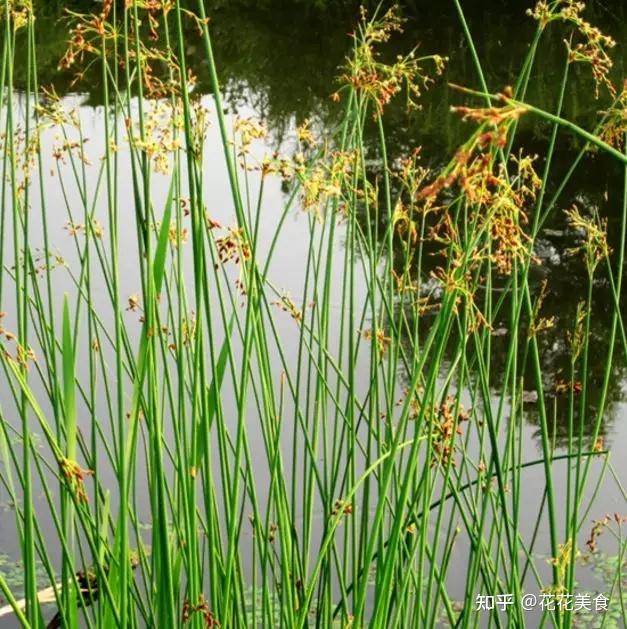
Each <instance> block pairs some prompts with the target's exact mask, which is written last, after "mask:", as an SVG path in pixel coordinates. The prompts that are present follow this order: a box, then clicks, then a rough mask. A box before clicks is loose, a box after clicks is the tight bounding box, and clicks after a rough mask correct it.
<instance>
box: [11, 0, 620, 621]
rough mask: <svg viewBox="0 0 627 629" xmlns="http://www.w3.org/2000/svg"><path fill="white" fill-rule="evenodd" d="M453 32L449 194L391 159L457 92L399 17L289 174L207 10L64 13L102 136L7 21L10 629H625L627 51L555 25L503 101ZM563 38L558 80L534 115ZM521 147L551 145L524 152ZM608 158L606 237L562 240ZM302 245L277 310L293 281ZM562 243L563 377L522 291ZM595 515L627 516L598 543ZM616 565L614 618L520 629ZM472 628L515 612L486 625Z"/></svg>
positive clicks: (524, 57) (70, 67)
mask: <svg viewBox="0 0 627 629" xmlns="http://www.w3.org/2000/svg"><path fill="white" fill-rule="evenodd" d="M218 4H219V3H218ZM320 4H321V5H322V4H325V3H320ZM449 4H450V7H451V10H452V11H454V13H455V15H456V19H457V20H459V24H460V26H461V30H462V32H463V34H464V38H465V39H464V54H465V55H466V56H467V64H468V65H469V66H470V67H471V68H472V69H473V80H472V82H470V83H468V82H466V83H464V85H463V86H460V85H452V84H451V83H452V82H450V81H449V85H448V88H449V90H450V92H449V93H450V94H451V98H454V101H452V102H453V104H452V106H451V105H447V110H448V115H449V116H450V117H452V118H454V119H456V120H459V121H461V122H462V123H463V125H461V124H460V127H461V128H463V129H464V130H465V137H464V139H463V140H462V141H460V142H459V143H458V145H457V146H456V147H455V149H454V150H451V151H450V153H449V154H448V155H447V157H446V159H445V160H444V162H442V160H439V162H441V163H438V164H437V165H434V164H433V162H432V160H431V159H430V156H429V155H427V154H425V153H426V150H425V148H424V147H422V148H420V147H412V148H411V149H408V150H406V151H405V150H399V144H398V143H397V142H396V140H395V135H394V128H395V124H394V123H395V120H396V118H395V117H394V115H392V117H391V120H392V121H391V122H390V121H389V119H388V115H389V112H390V111H393V108H394V107H400V106H402V109H403V110H404V111H405V112H409V113H408V115H410V114H411V112H417V111H419V110H420V108H421V106H422V105H423V102H424V99H425V95H426V94H427V93H428V92H429V90H432V89H438V84H440V83H442V82H443V81H445V77H446V74H445V73H446V69H447V64H448V63H449V59H448V57H447V51H446V50H438V46H439V43H440V42H439V41H438V40H437V39H434V40H433V41H425V42H422V44H421V46H420V47H418V48H409V49H405V50H404V51H402V52H397V51H396V49H395V48H394V46H396V45H397V44H396V43H395V42H396V41H397V38H402V33H403V30H404V29H405V27H406V25H407V22H406V19H405V18H404V17H403V13H402V11H401V9H400V8H399V7H398V6H396V5H395V6H392V7H390V8H386V7H379V8H378V9H376V8H370V9H367V8H362V10H361V13H359V14H358V15H357V22H356V26H355V28H354V32H353V33H352V34H351V44H350V46H349V47H348V52H347V56H346V57H345V59H344V61H343V63H342V65H341V67H340V68H339V69H338V70H337V73H336V74H337V77H336V80H335V81H331V83H330V85H329V94H331V97H330V98H329V99H327V100H328V101H329V104H328V107H330V108H333V110H334V114H333V116H332V117H329V118H328V119H327V120H326V123H327V124H325V125H316V124H314V122H313V121H312V120H308V119H305V120H298V121H297V125H296V126H295V128H294V144H293V146H292V147H291V148H290V149H289V150H286V151H285V152H280V151H275V152H270V153H268V154H263V155H259V146H260V145H262V144H263V141H264V140H265V139H266V138H268V135H269V130H268V128H267V126H266V125H265V124H264V122H263V121H261V120H257V119H255V118H253V117H248V116H240V115H237V114H236V113H234V111H232V110H230V109H228V108H227V106H226V101H224V100H223V87H224V86H223V84H222V83H221V79H220V76H221V74H220V72H221V70H220V64H219V59H218V58H217V56H216V54H215V50H214V46H215V44H216V40H215V38H214V35H213V31H212V29H213V23H212V20H210V19H209V16H208V15H207V13H206V10H207V6H208V5H207V3H205V2H203V1H202V0H199V1H198V2H193V1H190V2H179V1H178V0H126V1H125V2H114V1H113V0H103V2H101V3H98V4H97V6H96V7H95V8H92V9H91V10H92V12H84V9H83V8H82V7H83V6H84V5H83V4H80V5H79V4H78V3H77V6H76V9H73V8H70V9H69V10H68V11H67V12H66V13H67V22H66V23H67V28H68V32H67V38H66V44H65V46H64V50H63V54H62V55H61V56H60V58H59V59H56V60H55V61H54V63H55V64H58V72H59V73H60V74H63V75H64V77H68V76H71V77H72V78H71V82H70V83H69V88H70V89H69V91H70V92H76V93H81V82H82V81H86V82H87V84H88V85H93V84H94V83H93V81H94V80H95V79H94V77H97V80H98V84H99V86H100V87H99V93H98V100H99V105H101V107H102V115H100V116H99V117H97V118H96V120H97V123H98V124H99V125H100V129H99V132H98V134H97V135H98V136H99V137H92V138H89V137H88V136H87V134H86V132H85V128H84V119H83V117H82V115H81V111H80V108H79V107H78V106H76V104H72V100H71V99H65V98H63V95H59V94H58V93H57V92H56V90H55V89H54V88H53V87H51V86H50V85H49V84H48V82H47V81H46V83H45V84H44V83H43V82H42V80H41V68H42V67H43V66H46V68H48V67H49V65H50V62H51V57H50V56H48V57H45V56H44V57H43V58H42V55H41V50H40V49H39V47H38V43H37V42H39V41H41V40H42V38H44V39H45V36H46V33H45V32H41V31H40V30H39V29H40V28H41V24H42V23H44V24H45V22H43V20H42V21H41V22H40V20H39V19H36V18H37V11H38V10H39V9H38V3H37V2H34V3H31V2H30V1H29V0H0V28H2V30H3V37H2V65H1V68H0V93H2V94H3V106H2V110H1V114H0V121H1V124H2V131H1V134H2V135H1V146H2V172H3V177H2V184H1V185H2V196H1V199H2V208H1V216H0V265H1V267H2V270H1V273H0V311H1V313H0V366H1V371H0V379H1V383H0V391H1V394H0V483H1V486H2V492H3V495H4V496H5V497H6V500H7V502H8V503H9V505H10V510H9V511H8V512H7V513H5V514H3V516H2V517H3V530H2V535H3V540H9V539H12V540H14V542H13V544H14V548H15V557H14V559H18V560H19V561H20V562H21V565H22V566H23V574H22V575H21V577H22V578H21V582H20V583H15V582H10V580H9V579H8V578H7V576H6V574H5V572H4V571H3V570H0V594H1V595H2V598H3V603H2V604H3V605H8V606H10V608H11V612H12V613H11V616H12V618H13V619H15V620H17V622H18V623H19V624H20V625H21V626H24V627H35V628H43V627H59V626H63V627H71V628H74V627H79V626H81V627H83V626H84V627H121V628H123V629H125V628H127V627H129V628H130V627H159V628H161V627H164V628H172V629H175V628H178V627H181V626H184V627H187V626H189V627H192V628H194V629H201V628H202V627H225V628H227V627H251V626H261V627H279V626H280V627H290V628H291V627H342V628H344V627H355V628H356V627H365V626H369V627H386V628H387V627H436V626H449V627H463V628H466V627H478V626H487V624H488V623H489V625H490V626H495V627H500V626H517V627H524V626H541V625H542V626H552V627H559V628H563V627H574V626H577V624H578V623H583V622H586V623H596V624H593V626H608V627H609V626H621V623H622V624H623V625H624V624H625V623H626V622H627V613H626V608H625V602H626V597H625V594H624V591H623V588H624V585H625V576H624V569H625V550H626V546H625V539H624V536H623V532H622V528H623V527H624V525H625V522H626V518H625V514H627V509H624V506H625V501H626V499H627V495H626V494H625V489H624V487H623V485H622V483H623V482H624V480H625V479H624V478H621V477H620V473H619V472H618V471H617V469H618V468H617V465H616V463H615V461H616V458H618V457H621V456H622V450H621V448H622V444H620V443H617V444H613V443H611V440H609V439H608V438H607V434H606V414H607V409H608V407H609V406H610V404H611V402H612V398H613V396H614V395H616V393H615V391H616V389H619V388H620V382H617V378H618V376H617V373H618V370H623V369H624V368H625V364H624V363H625V359H626V358H627V335H626V333H625V327H624V317H623V314H622V313H623V312H624V311H625V308H624V286H623V273H624V269H625V238H626V233H627V84H625V83H624V79H623V77H619V78H618V80H617V78H616V68H614V64H613V57H612V55H613V54H614V51H615V49H616V42H615V41H614V40H613V39H612V37H610V36H609V35H606V34H604V33H603V32H602V31H601V30H599V29H598V28H597V27H596V26H594V25H593V24H592V23H591V22H590V21H589V19H588V14H587V13H586V9H585V7H584V6H583V4H581V3H579V2H575V1H573V0H553V1H550V2H544V1H540V2H538V3H537V4H536V5H535V7H532V8H530V9H529V11H528V15H527V16H526V19H527V20H529V23H530V24H531V25H532V28H531V31H532V34H531V39H530V41H529V45H528V46H526V47H524V50H523V54H521V57H520V59H519V60H518V63H519V67H520V70H519V71H518V73H517V74H516V76H515V80H514V81H512V83H511V84H509V85H501V86H498V87H495V86H494V85H488V82H487V81H486V72H485V68H484V65H483V64H482V60H481V57H480V55H479V53H478V52H477V42H476V39H475V38H476V37H478V36H479V34H478V33H473V31H472V29H471V27H470V23H469V21H468V20H467V16H466V14H465V12H464V3H463V2H461V0H451V2H450V3H449ZM216 6H217V5H216ZM314 6H315V3H314ZM351 6H353V5H352V4H351ZM218 8H219V7H218ZM520 18H521V20H522V19H523V18H525V16H524V15H523V14H522V11H521V16H520ZM553 31H557V32H558V33H559V36H560V49H559V50H560V63H559V67H558V74H557V76H558V78H559V80H558V81H557V83H556V84H555V85H554V92H553V94H552V97H551V98H547V99H546V101H543V102H542V103H538V102H537V101H536V100H534V99H533V98H532V97H531V96H532V95H533V94H535V93H536V92H534V80H535V79H536V78H537V77H538V73H537V69H538V65H539V64H540V63H541V59H539V57H538V54H539V53H538V51H539V50H541V46H542V45H543V41H544V38H545V37H547V33H553ZM401 41H402V39H401ZM190 47H191V48H192V52H193V54H190ZM390 49H391V50H394V54H391V55H390V54H389V52H388V53H386V51H389V50H390ZM192 57H193V58H194V63H193V64H190V59H191V58H192ZM42 64H43V66H42ZM618 70H622V65H621V66H620V67H619V68H618ZM580 73H587V74H588V79H587V80H588V81H590V83H589V84H590V85H592V88H593V90H594V94H595V97H598V98H599V101H598V102H599V103H603V105H599V112H598V115H595V116H593V117H592V118H593V120H592V123H591V124H590V125H589V126H585V124H584V123H589V122H590V118H586V119H585V120H577V121H573V120H571V119H569V117H568V111H566V110H565V102H566V100H567V99H568V98H570V96H571V89H572V87H571V86H572V85H578V83H577V81H578V78H574V77H578V75H579V74H580ZM201 74H202V76H200V75H201ZM46 76H47V77H48V76H49V73H48V71H47V74H46ZM303 80H306V77H303ZM199 82H203V84H205V85H207V86H208V90H206V92H208V93H210V94H211V97H207V96H206V95H204V94H203V92H204V90H200V89H198V84H199ZM88 91H89V90H88V89H86V90H85V92H88ZM523 128H524V129H527V130H529V129H531V130H536V129H541V130H542V132H541V133H540V132H538V135H537V138H538V139H537V142H536V143H535V145H534V152H533V153H531V152H528V151H526V150H525V149H524V148H523V146H522V145H521V143H520V141H519V140H520V134H521V129H523ZM525 137H527V136H525ZM210 141H211V142H216V146H218V149H219V150H218V151H217V153H213V154H212V158H211V160H209V159H207V149H208V142H210ZM564 141H566V142H568V143H569V147H570V152H569V153H568V157H569V159H570V161H569V163H568V164H567V167H566V168H563V167H562V166H563V164H562V163H561V162H560V167H559V168H557V166H556V161H557V160H556V155H557V152H558V151H559V150H560V146H561V143H562V142H564ZM573 147H574V148H573ZM401 149H404V147H402V146H401ZM94 151H95V152H94ZM538 151H541V152H540V153H538ZM216 154H219V157H220V159H219V164H218V162H217V160H216V159H215V155H216ZM591 154H595V155H598V156H600V157H599V158H598V159H599V160H601V159H602V160H606V161H605V162H603V163H604V164H611V168H614V169H616V172H618V173H619V182H620V183H619V185H617V186H613V187H612V188H611V189H609V190H606V191H605V194H606V195H607V197H608V198H611V200H612V202H613V203H615V204H616V206H617V207H619V208H620V213H619V215H618V216H617V217H614V219H613V221H614V222H613V223H612V225H615V226H616V228H615V230H614V231H613V233H611V234H610V233H608V224H609V223H608V217H607V216H603V215H602V214H601V213H600V212H599V211H598V210H596V211H595V210H591V209H590V207H587V206H585V207H584V205H583V204H577V203H574V204H569V205H568V206H566V207H564V203H565V201H564V190H565V189H566V188H567V187H568V186H569V184H571V183H572V182H573V181H575V180H576V179H577V178H578V177H581V176H582V174H581V164H585V163H586V162H585V160H586V159H587V158H588V157H589V156H590V155H591ZM217 172H220V173H222V177H223V182H222V183H223V184H224V186H225V188H226V189H227V190H228V193H229V197H228V200H226V201H225V200H224V199H222V198H220V197H218V194H217V192H216V189H215V187H214V186H212V184H211V183H210V181H212V180H210V179H209V176H210V175H215V174H216V173H217ZM273 188H277V189H279V190H281V192H282V194H281V196H280V197H278V198H280V199H281V204H280V205H277V203H276V199H277V197H276V196H273V197H272V196H271V190H272V189H273ZM218 202H220V203H221V204H226V205H227V208H226V209H225V208H222V209H223V210H224V212H226V215H227V217H228V220H227V221H224V220H222V219H220V220H218V218H217V215H216V213H215V211H216V204H217V203H218ZM295 213H299V216H300V218H301V220H303V221H304V222H305V225H306V228H305V232H304V233H305V237H304V239H303V242H302V243H298V246H296V247H294V248H293V249H290V251H292V252H293V253H292V254H291V255H292V256H293V258H294V260H293V269H290V270H292V271H293V272H298V273H301V272H302V276H300V291H301V292H300V293H299V294H290V293H288V292H286V291H284V290H283V289H282V285H283V278H282V276H281V273H282V272H286V271H287V269H285V268H283V267H282V266H281V265H278V266H277V262H276V261H277V259H279V257H280V255H281V252H282V247H285V246H287V245H286V243H285V238H286V236H285V234H286V231H287V225H288V222H289V221H290V219H291V217H292V216H293V215H294V214H295ZM556 215H559V216H560V217H561V220H563V222H564V224H565V226H566V229H567V230H569V234H570V235H571V236H572V238H571V239H570V241H569V242H570V246H569V248H568V251H567V252H566V254H567V255H568V256H569V258H571V259H573V260H576V261H577V264H578V265H579V267H580V269H581V278H582V280H581V283H582V290H583V293H584V298H583V299H581V301H579V302H578V304H577V306H576V312H573V313H572V317H571V320H572V325H571V326H570V327H569V328H568V329H563V330H560V334H561V337H560V338H563V339H565V340H564V343H565V350H564V356H565V357H566V364H565V366H564V368H563V369H561V370H560V371H559V372H551V373H548V372H547V371H546V369H545V368H544V363H543V357H542V353H543V348H544V345H543V337H546V335H547V334H550V333H551V331H554V329H555V327H556V326H557V325H561V323H562V321H563V320H562V319H557V318H556V317H555V316H553V315H552V314H550V313H548V312H547V309H546V307H545V303H546V300H547V295H548V294H549V293H550V291H551V290H552V287H551V281H550V280H551V278H550V277H549V278H548V279H545V281H537V280H536V279H535V277H534V273H535V272H536V270H537V269H538V267H540V266H541V265H542V262H541V260H540V259H539V256H538V250H537V243H538V240H539V234H540V233H541V231H542V230H543V229H544V228H545V227H546V225H547V224H549V223H550V221H551V220H552V219H553V217H554V216H556ZM616 221H617V223H616ZM61 232H63V234H64V241H63V242H61V241H60V240H59V233H61ZM288 244H289V243H288ZM292 246H293V243H292ZM131 285H133V286H135V289H134V292H130V288H129V287H130V286H131ZM599 286H601V287H602V288H603V290H604V291H605V293H604V294H605V295H609V299H608V300H607V302H606V303H605V313H604V315H603V316H604V317H605V319H604V320H605V321H606V322H607V325H606V327H604V341H605V343H604V344H600V343H598V342H597V340H596V336H595V335H594V334H593V332H594V331H595V329H596V328H595V325H596V323H595V321H596V318H597V310H596V308H595V296H596V295H597V291H598V290H599ZM497 350H498V351H497ZM599 352H601V353H602V356H601V358H600V359H599V358H598V357H597V356H596V354H597V353H599ZM621 373H622V371H621ZM530 413H533V415H534V417H535V420H534V421H535V422H536V424H537V435H538V444H539V450H538V451H537V452H528V451H526V450H525V449H524V448H523V443H524V439H525V434H526V432H525V431H526V430H527V426H526V419H525V417H526V414H530ZM532 474H533V476H531V475H532ZM529 478H533V479H534V482H537V483H539V484H538V486H537V498H538V501H537V505H536V504H534V505H531V504H527V503H526V502H525V496H526V495H527V494H525V485H526V484H527V483H529ZM608 491H612V492H614V493H615V494H616V495H617V496H619V503H620V505H622V508H623V510H622V511H620V508H621V507H620V506H619V507H618V509H619V510H617V511H616V513H613V514H610V515H606V514H605V513H598V511H597V509H596V501H597V499H598V498H599V496H600V495H601V494H603V493H604V492H608ZM536 507H537V508H536ZM5 521H6V525H5ZM591 521H593V524H591ZM601 545H602V546H603V552H604V553H606V552H609V553H611V557H612V558H613V560H612V561H605V562H602V561H601V560H599V557H600V556H601V555H602V553H601V551H600V548H599V547H600V546H601ZM460 556H461V562H460ZM603 556H605V555H603ZM595 559H596V560H597V563H598V564H602V565H603V566H604V570H605V572H604V574H605V577H604V578H605V583H606V586H607V590H606V591H605V592H603V593H602V594H603V595H604V596H605V597H607V602H606V603H607V604H606V609H605V610H603V611H602V612H600V613H599V615H598V616H596V617H595V618H594V619H592V620H591V619H590V618H589V617H588V616H586V615H585V611H586V610H585V609H583V610H582V609H575V608H574V607H570V608H569V607H568V606H566V605H564V606H562V605H556V606H555V607H554V608H553V609H549V608H545V609H541V608H538V609H537V610H535V611H534V612H533V613H534V615H531V616H530V615H529V610H528V609H527V608H525V606H524V603H523V601H524V597H525V595H528V594H529V593H537V594H539V593H543V594H545V595H550V596H553V597H554V598H555V599H558V598H559V597H561V598H560V599H559V600H567V598H568V597H569V596H570V597H571V598H572V597H574V596H575V595H576V594H578V593H580V591H579V589H578V588H579V585H578V584H579V577H578V575H579V574H580V571H581V569H582V563H583V562H584V561H588V562H589V563H592V564H594V561H595ZM608 571H609V572H608ZM594 594H595V595H598V594H599V593H594ZM484 595H492V596H495V597H496V596H499V597H509V596H511V604H508V605H506V606H503V608H502V609H499V608H498V607H492V608H490V609H480V608H478V606H477V600H479V599H478V597H480V596H484ZM3 612H4V610H3ZM603 623H605V624H603ZM611 623H614V624H613V625H612V624H611Z"/></svg>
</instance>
